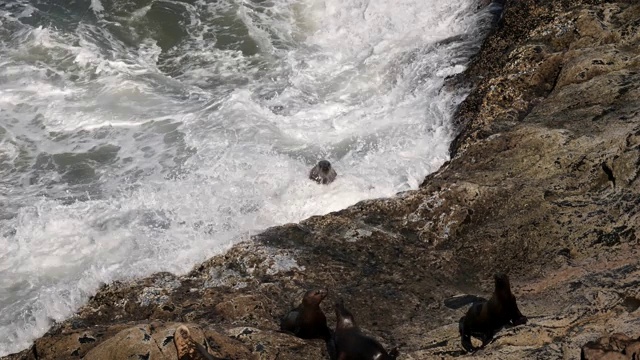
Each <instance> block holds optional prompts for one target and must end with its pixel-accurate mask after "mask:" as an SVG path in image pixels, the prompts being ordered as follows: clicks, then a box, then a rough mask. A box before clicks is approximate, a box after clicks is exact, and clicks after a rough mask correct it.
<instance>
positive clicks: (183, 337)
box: [173, 325, 223, 360]
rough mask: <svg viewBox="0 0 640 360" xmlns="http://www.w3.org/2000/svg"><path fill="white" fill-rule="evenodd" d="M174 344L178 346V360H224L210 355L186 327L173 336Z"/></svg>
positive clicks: (181, 326) (181, 327) (178, 329)
mask: <svg viewBox="0 0 640 360" xmlns="http://www.w3.org/2000/svg"><path fill="white" fill-rule="evenodd" d="M205 341H206V340H205ZM173 343H174V344H175V345H176V351H177V352H178V360H223V359H221V358H218V357H215V356H213V355H211V354H209V352H208V351H207V349H206V348H205V347H204V346H202V345H200V344H198V343H197V342H196V341H195V340H193V338H192V337H191V332H190V331H189V328H188V327H186V326H184V325H180V326H178V328H177V329H176V332H175V333H174V334H173Z"/></svg>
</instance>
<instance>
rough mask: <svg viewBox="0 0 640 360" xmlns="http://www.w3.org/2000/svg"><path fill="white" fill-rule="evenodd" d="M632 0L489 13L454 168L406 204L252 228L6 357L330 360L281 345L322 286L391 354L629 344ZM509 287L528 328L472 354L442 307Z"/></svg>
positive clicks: (635, 272)
mask: <svg viewBox="0 0 640 360" xmlns="http://www.w3.org/2000/svg"><path fill="white" fill-rule="evenodd" d="M639 19H640V4H638V3H637V2H635V1H606V2H605V1H596V0H575V1H569V0H560V1H553V2H551V1H547V2H542V1H511V0H507V1H505V11H504V12H503V15H502V17H501V18H500V21H499V23H498V25H497V28H496V29H495V31H493V32H492V33H491V34H490V35H489V36H488V37H487V39H486V41H485V42H484V44H483V46H482V48H481V50H480V52H479V54H478V55H477V56H476V57H475V58H474V60H473V61H472V63H471V64H470V66H469V68H468V70H467V71H466V72H465V73H464V74H463V75H462V76H459V77H456V78H452V79H451V81H450V82H449V86H470V87H472V90H471V93H470V95H469V96H468V97H467V99H466V100H465V101H464V102H463V103H462V105H461V106H460V108H459V109H458V112H457V115H456V121H457V123H456V125H457V126H458V127H459V130H460V135H459V136H458V137H457V138H456V139H455V141H454V142H453V143H452V145H451V153H452V159H451V161H449V162H448V163H447V164H445V165H444V166H443V167H442V168H441V169H440V170H439V171H437V172H436V173H433V174H431V175H429V176H428V177H427V178H426V179H425V180H424V182H423V184H422V185H421V186H420V189H418V190H416V191H409V192H406V193H403V194H399V195H398V196H396V197H393V198H389V199H376V200H369V201H363V202H360V203H358V204H356V205H354V206H351V207H349V208H347V209H345V210H342V211H339V212H335V213H331V214H328V215H325V216H316V217H312V218H310V219H307V220H305V221H302V222H301V223H299V224H288V225H283V226H279V227H274V228H271V229H268V230H266V231H265V232H263V233H262V234H260V235H257V236H255V237H254V238H252V239H251V240H249V241H246V242H243V243H241V244H238V245H236V246H234V247H233V248H231V249H230V250H229V251H228V252H227V253H225V254H223V255H219V256H216V257H214V258H212V259H210V260H208V261H206V262H205V263H203V264H201V265H200V266H198V267H196V268H195V269H194V270H193V271H192V272H191V273H189V274H187V275H185V276H180V277H177V276H174V275H172V274H168V273H161V274H155V275H153V276H151V277H149V278H146V279H141V280H137V281H133V282H128V283H120V282H117V283H113V284H109V285H105V286H104V287H103V288H102V289H101V290H100V291H99V292H98V293H97V294H96V295H95V296H94V297H93V298H92V299H91V300H90V301H89V303H88V304H87V305H86V306H84V307H82V308H81V309H79V311H78V312H77V314H76V315H75V316H74V317H72V318H70V319H68V320H67V321H64V322H63V323H60V324H57V325H56V326H55V327H53V328H52V329H51V330H50V331H49V332H48V333H47V334H46V335H44V336H43V337H42V338H40V339H38V340H36V341H35V344H34V345H33V346H32V347H31V348H30V349H27V350H25V351H23V352H21V353H18V354H13V355H9V356H7V357H5V359H76V358H84V359H176V349H175V346H174V344H173V341H172V340H173V332H174V331H175V329H176V327H177V326H178V325H179V324H186V325H187V326H188V327H189V328H190V329H191V333H192V335H193V336H194V338H195V340H196V341H199V342H200V343H203V342H204V339H205V338H206V339H207V343H209V344H210V345H212V348H211V350H210V351H211V352H212V353H214V354H217V356H221V357H227V358H229V359H279V360H288V359H291V360H293V359H295V360H304V359H309V360H312V359H313V360H317V359H324V358H327V355H326V349H325V347H324V343H323V342H322V341H320V340H302V339H297V338H294V337H292V336H289V335H286V334H283V333H279V332H277V331H276V329H277V328H278V323H279V318H280V317H281V316H282V315H283V314H285V313H286V312H287V311H288V310H289V309H290V308H291V307H292V305H294V304H297V303H298V302H299V301H300V299H301V297H302V294H303V293H304V292H305V291H306V290H308V289H311V288H318V287H323V288H328V289H329V295H328V296H327V299H326V300H325V302H324V303H323V304H322V306H323V309H324V311H325V313H326V315H327V318H328V322H329V325H330V326H333V324H335V316H334V314H333V311H332V310H331V309H332V307H331V304H332V303H333V301H334V300H336V299H337V298H338V297H341V298H344V300H345V303H346V304H347V305H348V307H349V308H350V310H351V311H352V312H353V313H354V315H355V317H356V319H357V321H358V322H359V325H360V327H361V328H362V330H363V331H364V332H365V333H367V334H369V335H372V336H374V337H375V338H376V339H379V340H380V341H381V342H382V344H383V345H385V347H387V348H391V347H393V346H398V345H400V346H401V347H400V357H399V359H434V358H438V359H448V358H454V357H476V358H483V359H535V358H539V359H578V358H580V348H581V346H582V345H584V344H585V343H587V342H588V341H592V340H595V339H597V338H600V337H601V336H607V335H610V334H612V333H615V332H622V333H625V334H627V335H629V336H631V337H633V338H635V337H638V336H640V316H639V315H640V310H639V309H640V286H639V285H640V280H639V279H640V261H639V259H640V258H639V257H638V252H639V246H638V245H639V243H638V236H639V234H640V232H639V231H638V230H639V228H638V227H639V225H640V216H639V212H640V180H639V177H640V20H639ZM496 271H504V272H507V273H509V275H510V277H511V282H512V289H513V292H514V294H515V295H516V297H517V298H518V304H519V307H520V310H521V311H522V313H523V314H524V315H526V316H527V317H528V318H529V323H528V324H526V325H524V326H517V327H513V328H510V329H504V330H502V331H501V332H499V333H498V335H497V337H496V339H495V341H494V342H493V343H491V344H490V345H488V346H487V347H486V348H484V349H482V350H480V351H478V352H476V353H475V354H473V355H469V354H464V353H463V351H462V349H461V347H460V337H459V334H458V319H459V318H460V317H461V316H462V315H463V314H464V312H465V310H466V307H463V308H460V309H456V310H452V309H450V308H447V307H446V306H444V300H446V299H448V298H450V297H451V296H454V295H456V294H477V295H481V296H488V295H489V294H490V293H491V291H492V286H493V283H492V274H493V273H494V272H496Z"/></svg>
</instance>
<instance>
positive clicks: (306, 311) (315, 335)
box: [280, 289, 332, 341]
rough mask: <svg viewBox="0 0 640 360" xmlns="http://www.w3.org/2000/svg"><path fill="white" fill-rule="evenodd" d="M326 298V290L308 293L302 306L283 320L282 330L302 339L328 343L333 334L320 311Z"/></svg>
mask: <svg viewBox="0 0 640 360" xmlns="http://www.w3.org/2000/svg"><path fill="white" fill-rule="evenodd" d="M326 296H327V290H326V289H318V290H309V291H307V292H306V293H305V294H304V297H303V298H302V302H301V303H300V305H298V307H296V308H295V309H292V310H291V311H289V312H288V313H287V315H285V316H284V317H283V318H282V320H281V322H280V330H281V331H285V332H290V333H292V334H294V335H295V336H297V337H299V338H302V339H323V340H325V341H328V340H329V339H330V338H331V335H332V332H331V329H329V327H328V326H327V318H326V317H325V315H324V313H323V312H322V309H320V303H321V302H322V300H324V298H325V297H326Z"/></svg>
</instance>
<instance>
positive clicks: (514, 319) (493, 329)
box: [458, 273, 527, 352]
mask: <svg viewBox="0 0 640 360" xmlns="http://www.w3.org/2000/svg"><path fill="white" fill-rule="evenodd" d="M494 279H495V290H494V292H493V295H492V296H491V299H489V301H483V302H478V303H475V304H473V305H471V307H470V308H469V310H468V311H467V314H466V315H465V316H463V317H462V318H460V322H459V323H458V324H459V330H460V337H461V340H462V347H463V348H464V349H465V350H466V351H468V352H473V351H475V350H477V348H475V347H473V345H472V344H471V336H473V337H477V338H479V339H480V340H482V345H481V347H484V346H485V345H487V344H488V343H489V342H490V341H491V339H493V336H494V335H495V334H496V333H497V332H498V331H499V330H500V329H502V327H504V326H505V325H509V324H512V325H514V326H515V325H522V324H526V323H527V317H526V316H524V315H522V314H521V313H520V310H518V305H517V304H516V297H515V296H513V294H512V293H511V285H510V283H509V277H508V276H507V275H506V274H502V273H497V274H495V275H494Z"/></svg>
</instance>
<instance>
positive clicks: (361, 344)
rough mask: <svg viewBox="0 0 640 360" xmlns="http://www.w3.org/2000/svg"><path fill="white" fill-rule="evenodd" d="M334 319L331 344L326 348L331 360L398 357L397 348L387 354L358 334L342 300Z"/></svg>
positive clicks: (372, 341) (373, 359)
mask: <svg viewBox="0 0 640 360" xmlns="http://www.w3.org/2000/svg"><path fill="white" fill-rule="evenodd" d="M336 319H337V321H336V331H335V332H334V334H333V343H332V344H331V345H328V346H327V347H328V348H329V349H330V352H329V356H330V357H331V359H332V360H395V358H396V357H398V349H397V348H394V349H393V350H391V351H390V352H389V353H387V351H386V350H385V349H384V347H382V345H380V343H379V342H377V341H376V340H375V339H372V338H370V337H368V336H365V335H363V334H362V333H361V332H360V329H359V328H358V325H357V324H356V321H355V319H354V318H353V315H352V314H351V313H350V312H349V311H348V310H347V309H346V308H345V307H344V302H343V301H342V300H340V301H339V302H337V303H336ZM331 352H334V353H333V354H332V353H331Z"/></svg>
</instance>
